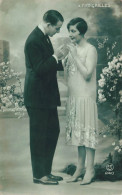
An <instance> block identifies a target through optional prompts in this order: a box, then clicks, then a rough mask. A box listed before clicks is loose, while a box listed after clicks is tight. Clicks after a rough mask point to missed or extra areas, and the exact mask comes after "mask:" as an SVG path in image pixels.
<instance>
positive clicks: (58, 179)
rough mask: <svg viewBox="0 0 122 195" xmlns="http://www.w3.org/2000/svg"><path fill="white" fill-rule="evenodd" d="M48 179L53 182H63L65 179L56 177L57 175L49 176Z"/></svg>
mask: <svg viewBox="0 0 122 195" xmlns="http://www.w3.org/2000/svg"><path fill="white" fill-rule="evenodd" d="M48 177H49V178H50V179H52V180H55V181H62V180H63V177H60V176H55V175H52V174H49V175H48Z"/></svg>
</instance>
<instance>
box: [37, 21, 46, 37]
mask: <svg viewBox="0 0 122 195" xmlns="http://www.w3.org/2000/svg"><path fill="white" fill-rule="evenodd" d="M38 28H39V29H40V30H41V31H42V32H43V33H44V35H46V33H45V30H44V27H43V26H42V25H41V24H39V25H38Z"/></svg>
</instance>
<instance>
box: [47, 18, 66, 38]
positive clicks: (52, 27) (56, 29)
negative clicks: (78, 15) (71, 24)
mask: <svg viewBox="0 0 122 195" xmlns="http://www.w3.org/2000/svg"><path fill="white" fill-rule="evenodd" d="M62 24H63V22H61V21H58V22H57V24H56V25H51V24H48V35H49V36H50V37H52V36H53V35H55V34H56V33H59V32H60V28H61V27H62Z"/></svg>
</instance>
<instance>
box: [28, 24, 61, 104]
mask: <svg viewBox="0 0 122 195" xmlns="http://www.w3.org/2000/svg"><path fill="white" fill-rule="evenodd" d="M24 52H25V64H26V76H25V85H24V104H25V106H28V107H32V108H55V107H57V106H60V95H59V89H58V84H57V76H56V74H57V70H63V66H62V63H61V61H59V62H58V63H57V62H56V59H55V58H54V57H53V56H52V55H53V54H54V50H53V47H52V44H51V42H50V43H48V41H47V38H46V36H45V35H44V33H43V32H42V31H41V30H40V29H39V28H38V27H36V28H35V29H34V30H33V31H32V33H31V34H30V35H29V37H28V38H27V40H26V43H25V49H24Z"/></svg>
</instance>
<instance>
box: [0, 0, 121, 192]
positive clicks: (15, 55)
mask: <svg viewBox="0 0 122 195" xmlns="http://www.w3.org/2000/svg"><path fill="white" fill-rule="evenodd" d="M88 4H89V5H88ZM95 4H96V7H95ZM49 9H56V10H58V11H59V12H60V13H61V14H62V15H63V17H64V24H63V26H62V28H61V31H60V33H59V34H56V35H55V37H53V38H51V40H52V43H53V45H54V49H56V48H57V47H58V46H59V45H61V44H65V43H66V42H68V41H69V38H68V31H67V28H66V26H67V23H68V22H69V21H70V20H71V19H72V18H74V17H82V18H84V19H85V20H86V21H87V23H88V32H87V33H86V38H87V39H88V41H89V42H90V43H92V44H93V45H95V47H96V49H97V51H98V65H97V81H98V80H99V79H100V74H101V72H102V69H103V68H104V67H106V66H107V63H108V56H107V51H108V48H109V49H110V51H111V52H113V53H114V55H115V56H116V55H117V54H118V53H120V52H121V51H122V12H121V10H122V1H121V0H111V1H109V0H102V1H101V0H87V1H86V0H67V1H65V0H53V1H51V0H0V63H2V62H3V61H10V64H9V66H10V68H12V69H14V70H15V71H16V72H21V75H20V81H21V89H22V92H23V87H24V76H25V59H24V44H25V41H26V39H27V37H28V35H29V34H30V32H31V31H32V30H33V29H34V28H35V27H36V26H37V25H38V24H39V23H41V18H42V16H43V14H44V13H45V12H46V11H47V10H49ZM115 42H116V43H117V44H116V47H115V49H114V50H111V48H112V46H113V44H114V43H115ZM57 76H58V84H59V89H60V94H61V102H62V105H61V108H58V111H59V120H60V127H61V133H60V137H59V141H58V145H57V149H56V153H55V158H54V164H53V171H54V172H56V174H57V173H58V174H60V175H62V176H63V177H67V175H66V174H64V173H62V172H60V171H61V170H63V169H64V168H65V167H66V166H67V165H69V164H76V163H77V148H75V147H73V146H72V147H69V146H66V145H65V119H66V101H67V97H68V91H67V84H66V81H65V77H64V73H63V72H58V74H57ZM17 82H18V81H17V80H16V79H13V80H10V81H9V82H8V84H10V83H14V84H16V83H17ZM97 84H98V83H97ZM18 91H19V89H18ZM1 93H2V91H1ZM18 93H19V92H18ZM1 107H2V106H1ZM98 111H99V130H100V131H101V129H104V127H105V126H106V125H107V124H108V122H109V120H110V119H113V118H115V115H114V113H113V112H112V110H111V107H110V105H109V103H108V102H106V103H105V104H98ZM23 112H24V116H23V117H22V118H18V117H17V116H18V115H17V116H16V115H15V114H13V112H12V109H11V108H10V109H8V111H4V112H3V110H2V109H0V182H1V183H0V190H1V192H0V195H2V194H4V193H5V194H50V195H59V194H62V195H68V194H69V192H70V194H73V195H79V194H80V195H81V187H80V186H79V185H78V184H65V182H64V183H63V182H62V183H61V185H60V187H58V188H57V187H56V188H54V187H53V188H51V189H50V188H49V187H47V188H45V187H42V191H41V187H40V186H37V187H36V186H35V185H34V184H32V171H31V162H30V151H29V120H28V116H27V114H26V112H25V111H23ZM115 140H116V137H115V136H111V135H109V136H107V137H106V135H104V134H101V135H100V138H99V145H98V148H97V151H96V159H95V163H102V162H103V161H104V160H105V159H106V157H107V156H108V155H109V154H110V152H111V151H112V150H113V146H112V143H113V142H115ZM105 171H106V170H105ZM63 174H64V175H63ZM120 185H121V183H120V182H118V183H114V184H111V183H109V182H108V181H106V182H104V183H103V185H102V187H101V183H99V182H97V185H96V184H95V183H94V184H92V187H86V188H84V189H82V193H83V195H92V194H94V195H95V194H98V193H99V194H100V191H99V190H101V195H104V194H106V195H107V194H111V195H115V194H120V193H121V188H120Z"/></svg>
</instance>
